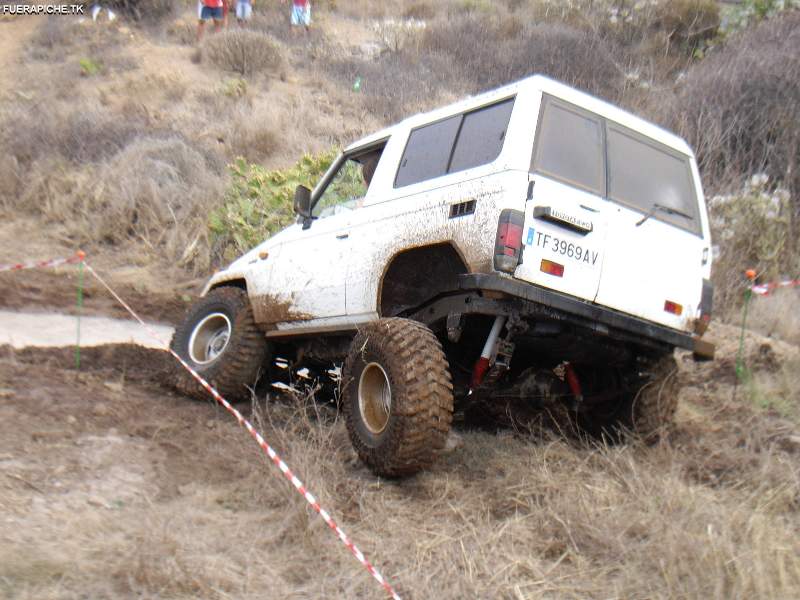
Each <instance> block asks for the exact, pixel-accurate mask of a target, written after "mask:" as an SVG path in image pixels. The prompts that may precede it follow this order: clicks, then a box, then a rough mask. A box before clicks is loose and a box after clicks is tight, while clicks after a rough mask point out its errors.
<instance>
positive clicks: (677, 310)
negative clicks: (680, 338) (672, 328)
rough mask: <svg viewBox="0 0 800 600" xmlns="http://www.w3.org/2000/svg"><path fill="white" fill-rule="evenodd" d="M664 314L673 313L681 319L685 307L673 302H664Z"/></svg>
mask: <svg viewBox="0 0 800 600" xmlns="http://www.w3.org/2000/svg"><path fill="white" fill-rule="evenodd" d="M664 312H668V313H672V314H673V315H676V316H678V317H680V316H681V315H682V314H683V305H681V304H678V303H677V302H673V301H672V300H664Z"/></svg>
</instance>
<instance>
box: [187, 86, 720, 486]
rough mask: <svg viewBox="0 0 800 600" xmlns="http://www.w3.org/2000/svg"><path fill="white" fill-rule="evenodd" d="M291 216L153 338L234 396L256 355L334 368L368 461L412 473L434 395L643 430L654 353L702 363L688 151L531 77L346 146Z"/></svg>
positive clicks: (429, 435)
mask: <svg viewBox="0 0 800 600" xmlns="http://www.w3.org/2000/svg"><path fill="white" fill-rule="evenodd" d="M295 210H296V212H297V214H298V219H297V222H296V223H295V224H294V225H292V226H290V227H287V228H286V229H285V230H283V231H281V232H280V233H278V234H277V235H275V236H273V237H272V238H270V239H268V240H266V241H265V242H263V243H262V244H260V245H259V246H257V247H256V248H253V249H252V250H251V251H250V252H248V253H247V254H245V255H244V256H242V257H241V258H239V259H238V260H236V261H235V262H233V263H232V264H231V265H230V266H229V267H228V268H226V269H224V270H222V271H220V272H218V273H216V274H215V275H214V276H213V277H212V278H211V280H210V281H209V282H208V284H207V286H206V289H205V291H204V294H203V297H202V298H201V299H200V300H198V302H197V303H196V304H195V305H194V306H193V307H192V308H191V309H190V311H189V313H188V315H187V318H186V320H185V322H184V323H183V325H182V326H181V327H179V328H178V330H177V332H176V334H175V337H174V339H173V348H174V349H175V350H176V351H177V352H178V353H179V354H181V355H182V356H183V357H185V358H186V359H187V360H189V361H190V362H191V364H193V365H194V367H195V368H196V369H197V370H198V371H199V372H200V373H201V374H203V375H204V376H205V377H207V378H208V379H209V380H210V381H211V383H213V384H214V385H215V386H217V387H218V389H220V391H221V392H222V393H223V394H224V395H227V396H229V397H231V398H234V399H235V398H242V397H246V396H248V395H249V391H248V390H249V388H251V387H252V386H253V384H254V382H255V381H256V379H257V378H258V376H259V373H260V372H262V371H263V370H264V369H265V368H267V365H268V364H269V363H270V360H269V358H270V357H274V356H276V355H280V356H283V357H289V358H290V360H291V361H292V362H293V363H294V364H295V365H300V364H303V365H313V364H319V365H322V364H330V362H332V361H333V362H336V361H344V365H343V368H342V380H341V392H342V393H341V403H342V408H343V411H344V414H345V415H346V420H347V426H348V430H349V433H350V437H351V440H352V442H353V445H354V447H355V448H356V450H357V452H358V454H359V456H360V457H361V459H362V460H363V461H364V462H365V463H366V464H367V465H368V466H369V467H370V468H371V469H372V470H373V471H374V472H376V473H378V474H381V475H385V476H400V475H406V474H410V473H413V472H415V471H418V470H419V469H421V468H424V467H426V466H428V465H429V464H430V463H431V462H432V461H433V460H434V459H435V458H436V456H437V455H438V454H439V453H440V452H441V451H442V449H443V447H444V446H445V441H446V439H447V436H448V432H449V429H450V425H451V422H452V418H453V412H454V410H457V411H459V412H463V413H465V414H466V415H467V416H470V415H471V416H473V417H475V416H476V415H477V416H478V418H480V416H481V415H493V416H498V415H506V416H510V417H511V418H515V419H517V420H518V422H523V421H524V422H527V423H530V421H531V420H533V419H536V418H538V417H536V415H550V417H551V418H554V417H553V415H560V417H559V418H563V417H564V416H566V417H568V420H569V422H570V423H571V424H574V425H577V426H578V427H580V428H581V429H582V430H584V431H589V432H595V433H600V432H618V431H622V430H625V431H630V430H633V431H634V432H638V433H639V434H641V435H642V436H643V437H645V438H652V437H653V436H654V435H656V434H657V433H658V432H659V431H660V430H661V429H662V428H663V426H665V425H666V424H668V423H669V421H670V420H671V418H672V415H673V413H674V411H675V407H676V404H677V397H678V396H677V392H678V390H677V387H676V385H675V378H674V372H675V360H674V358H673V351H674V349H675V348H685V349H688V350H691V351H693V352H694V355H695V357H696V358H710V357H712V356H713V346H712V345H711V344H708V343H707V342H704V341H702V340H701V339H700V336H701V335H702V334H703V332H704V331H705V329H706V327H707V324H708V321H709V319H710V312H711V296H712V287H711V284H710V283H709V277H710V269H711V240H710V236H709V227H708V218H707V214H706V209H705V203H704V199H703V193H702V190H701V184H700V177H699V174H698V170H697V165H696V162H695V158H694V156H693V153H692V151H691V149H690V148H689V147H688V146H687V145H686V143H685V142H684V141H683V140H681V139H679V138H677V137H675V136H674V135H672V134H670V133H668V132H666V131H664V130H662V129H659V128H658V127H656V126H654V125H652V124H650V123H647V122H645V121H643V120H642V119H639V118H637V117H635V116H633V115H631V114H629V113H627V112H624V111H622V110H620V109H619V108H616V107H614V106H611V105H609V104H607V103H605V102H602V101H600V100H598V99H596V98H594V97H591V96H588V95H586V94H583V93H581V92H578V91H576V90H574V89H571V88H569V87H566V86H564V85H562V84H559V83H557V82H555V81H552V80H550V79H547V78H545V77H541V76H534V77H530V78H528V79H524V80H522V81H519V82H517V83H514V84H512V85H509V86H506V87H503V88H500V89H497V90H495V91H492V92H489V93H486V94H482V95H480V96H476V97H472V98H469V99H467V100H464V101H462V102H459V103H457V104H453V105H451V106H447V107H445V108H441V109H439V110H436V111H433V112H430V113H427V114H420V115H416V116H414V117H411V118H409V119H406V120H405V121H403V122H402V123H399V124H398V125H395V126H393V127H390V128H388V129H385V130H383V131H380V132H378V133H375V134H374V135H371V136H369V137H367V138H365V139H363V140H361V141H359V142H357V143H355V144H353V145H352V146H350V147H348V148H347V149H346V150H345V151H344V152H343V153H342V155H341V156H340V157H339V158H338V159H337V160H336V161H335V162H334V163H333V165H332V166H331V168H330V169H329V170H328V172H327V173H326V174H325V176H324V177H323V178H322V180H321V181H320V182H319V183H318V185H317V186H316V188H315V189H314V190H313V191H310V190H308V189H306V188H302V187H301V188H298V190H297V194H296V197H295ZM179 384H180V387H181V388H182V389H184V390H185V391H187V392H189V393H192V394H195V393H196V394H202V390H201V389H200V388H199V386H196V385H195V384H194V383H192V382H191V380H190V379H186V378H182V379H181V380H180V382H179ZM562 422H563V421H562Z"/></svg>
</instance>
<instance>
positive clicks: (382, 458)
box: [342, 318, 453, 477]
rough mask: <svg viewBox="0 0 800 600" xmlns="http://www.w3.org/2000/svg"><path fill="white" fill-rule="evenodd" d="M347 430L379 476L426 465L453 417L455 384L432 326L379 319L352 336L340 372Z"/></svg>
mask: <svg viewBox="0 0 800 600" xmlns="http://www.w3.org/2000/svg"><path fill="white" fill-rule="evenodd" d="M342 382H343V391H344V393H343V410H344V413H345V417H346V421H347V430H348V433H349V434H350V440H351V441H352V443H353V447H354V448H355V450H356V452H357V453H358V456H359V457H360V458H361V460H362V461H363V462H364V463H365V464H366V465H367V466H368V467H369V468H370V469H371V470H372V471H373V472H374V473H376V474H377V475H382V476H386V477H400V476H404V475H410V474H413V473H416V472H417V471H420V470H422V469H424V468H426V467H428V466H430V465H431V464H432V463H433V461H434V460H435V459H436V458H437V457H438V456H439V454H440V453H441V452H442V450H444V448H445V444H446V442H447V435H448V432H449V431H450V424H451V422H452V419H453V385H452V382H451V379H450V371H449V367H448V364H447V359H446V358H445V356H444V352H443V351H442V346H441V344H440V343H439V340H437V339H436V336H435V335H434V334H433V332H432V331H431V330H430V329H428V328H427V327H426V326H425V325H422V324H421V323H417V322H415V321H410V320H408V319H399V318H392V319H381V320H379V321H376V322H374V323H370V324H368V325H367V326H365V327H364V328H362V329H361V330H360V331H359V333H358V334H357V335H356V337H355V339H354V340H353V343H352V346H351V349H350V352H349V354H348V356H347V360H346V361H345V364H344V369H343V372H342Z"/></svg>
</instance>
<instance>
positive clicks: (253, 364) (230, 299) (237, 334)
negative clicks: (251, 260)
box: [170, 287, 267, 400]
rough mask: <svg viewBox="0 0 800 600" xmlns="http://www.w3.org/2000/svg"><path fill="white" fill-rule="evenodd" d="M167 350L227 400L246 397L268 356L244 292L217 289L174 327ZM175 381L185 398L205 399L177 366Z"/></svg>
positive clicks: (237, 289) (203, 390) (187, 373)
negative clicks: (183, 361) (176, 355)
mask: <svg viewBox="0 0 800 600" xmlns="http://www.w3.org/2000/svg"><path fill="white" fill-rule="evenodd" d="M170 347H171V348H172V350H174V351H175V352H176V353H177V354H178V356H180V357H181V358H182V359H183V360H185V361H186V362H187V363H188V364H189V366H191V367H192V368H193V369H194V370H195V371H197V373H198V374H200V375H201V376H202V377H203V378H204V379H205V380H206V381H208V382H209V383H210V384H211V385H212V386H214V387H215V388H216V389H217V391H218V392H219V393H220V394H222V395H223V396H224V397H225V398H226V399H228V400H244V399H246V398H249V396H250V387H252V386H254V385H255V383H256V380H257V379H258V376H259V374H260V371H261V368H262V365H263V364H264V359H265V358H266V355H267V344H266V341H265V340H264V334H263V333H262V332H261V331H260V330H259V329H258V327H257V326H256V324H255V321H254V320H253V313H252V310H251V309H250V303H249V301H248V299H247V292H245V291H244V290H242V289H239V288H235V287H220V288H217V289H215V290H212V291H211V292H209V293H208V294H207V295H206V296H204V297H203V298H200V299H199V300H198V301H197V302H195V304H194V305H192V307H191V308H190V309H189V311H188V313H187V314H186V317H185V318H184V320H183V323H182V324H181V325H180V326H179V327H178V328H176V330H175V334H174V335H173V337H172V343H171V344H170ZM174 382H175V387H176V388H177V389H178V390H179V391H180V392H182V393H184V394H187V395H189V396H192V397H195V398H198V399H205V398H208V392H207V391H206V390H205V389H203V387H202V386H201V385H200V384H199V383H198V382H197V381H196V380H195V379H194V378H193V377H192V376H191V374H190V373H189V372H188V371H186V369H184V368H183V367H182V366H180V365H176V372H175V378H174ZM248 386H250V387H248Z"/></svg>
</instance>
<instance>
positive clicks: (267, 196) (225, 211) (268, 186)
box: [208, 150, 338, 260]
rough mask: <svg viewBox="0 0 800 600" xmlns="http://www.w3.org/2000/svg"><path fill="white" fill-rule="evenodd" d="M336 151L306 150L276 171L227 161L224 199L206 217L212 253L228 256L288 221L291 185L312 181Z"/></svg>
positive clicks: (311, 183) (291, 209) (291, 212)
mask: <svg viewBox="0 0 800 600" xmlns="http://www.w3.org/2000/svg"><path fill="white" fill-rule="evenodd" d="M337 153H338V152H337V151H336V150H329V151H327V152H323V153H322V154H319V155H316V156H312V155H310V154H306V155H304V156H303V157H302V158H301V159H300V161H299V162H298V163H297V164H295V165H294V166H292V167H289V168H287V169H282V170H276V171H269V170H267V169H265V168H264V167H261V166H260V165H255V164H251V163H248V162H247V161H245V160H244V159H241V158H240V159H237V160H236V161H235V162H234V163H233V164H232V165H230V170H231V184H230V187H229V188H228V191H227V192H226V194H225V203H224V204H223V206H222V207H220V208H218V209H216V210H215V211H213V212H212V213H211V215H210V217H209V219H208V229H209V232H210V234H211V242H212V250H213V254H214V256H215V257H219V258H223V259H225V260H231V259H233V258H234V257H236V256H238V255H239V254H241V253H242V252H246V251H247V250H250V249H251V248H253V247H254V246H256V245H257V244H259V243H261V242H262V241H264V239H266V238H267V237H269V236H270V235H271V234H273V233H276V232H277V231H279V230H280V229H282V228H283V227H285V226H286V225H288V224H289V223H291V222H292V220H293V219H294V191H295V188H296V187H297V186H298V185H305V186H307V187H313V186H314V185H316V183H317V181H318V180H319V179H320V178H321V177H322V175H323V174H324V173H325V171H326V170H327V169H328V167H329V166H330V165H331V163H332V162H333V160H334V158H336V155H337Z"/></svg>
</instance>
